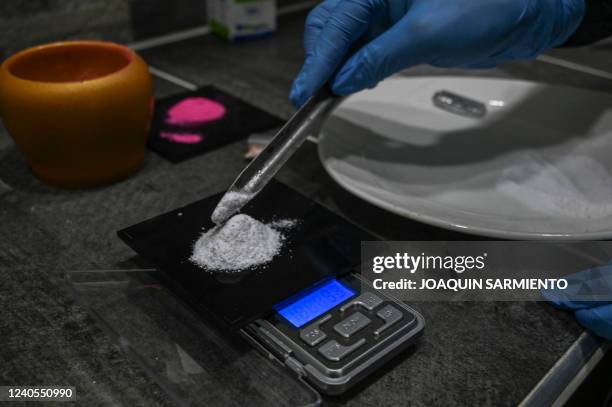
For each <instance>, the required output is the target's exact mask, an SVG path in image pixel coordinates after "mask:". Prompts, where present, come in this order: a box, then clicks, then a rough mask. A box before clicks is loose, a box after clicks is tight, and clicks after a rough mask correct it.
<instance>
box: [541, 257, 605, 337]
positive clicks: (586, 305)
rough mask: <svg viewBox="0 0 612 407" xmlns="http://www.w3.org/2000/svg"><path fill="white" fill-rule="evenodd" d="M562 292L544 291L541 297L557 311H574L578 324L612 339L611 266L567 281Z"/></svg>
mask: <svg viewBox="0 0 612 407" xmlns="http://www.w3.org/2000/svg"><path fill="white" fill-rule="evenodd" d="M567 280H568V283H569V286H568V288H567V289H565V290H545V291H543V292H542V293H543V295H544V297H545V298H546V299H547V300H548V301H550V302H551V303H552V304H553V305H555V306H556V307H558V308H561V309H567V310H572V311H574V314H575V315H576V319H577V320H578V322H579V323H580V324H581V325H582V326H584V327H585V328H587V329H590V330H591V331H593V332H594V333H595V334H597V335H599V336H601V337H603V338H606V339H609V340H612V263H610V264H608V265H606V266H602V267H597V268H594V269H590V270H586V271H581V272H580V273H576V274H573V275H571V276H570V277H568V278H567Z"/></svg>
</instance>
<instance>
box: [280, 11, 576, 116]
mask: <svg viewBox="0 0 612 407" xmlns="http://www.w3.org/2000/svg"><path fill="white" fill-rule="evenodd" d="M584 13H585V0H326V1H324V2H323V3H322V4H321V5H319V6H318V7H316V8H315V9H314V10H313V11H312V12H311V13H310V15H309V16H308V19H307V21H306V32H305V34H304V47H305V50H306V60H305V62H304V66H303V68H302V71H301V72H300V74H299V75H298V77H297V79H296V80H295V82H294V84H293V88H292V90H291V96H290V97H291V100H292V102H293V103H294V104H296V105H298V106H299V105H301V104H303V103H304V102H305V101H306V99H307V98H308V97H309V96H311V95H312V94H313V93H314V92H315V91H316V90H317V89H319V88H320V87H321V86H322V85H323V84H324V83H326V82H327V81H328V80H330V79H332V78H331V77H332V75H334V73H335V72H337V71H338V69H339V68H340V64H341V63H342V61H344V60H345V58H346V56H347V53H348V50H349V49H351V48H352V47H355V46H356V45H357V44H359V43H361V42H362V41H365V42H367V43H366V45H364V46H363V47H362V48H361V49H359V50H358V51H357V52H356V53H355V54H354V55H353V56H352V57H351V58H350V59H349V60H348V61H347V62H346V63H345V64H344V66H342V67H341V69H340V70H339V72H338V74H336V75H335V78H333V79H332V89H333V91H334V93H336V94H338V95H346V94H349V93H353V92H356V91H359V90H361V89H364V88H371V87H373V86H375V85H376V84H377V83H378V82H379V81H381V80H383V79H384V78H386V77H388V76H389V75H392V74H394V73H396V72H398V71H400V70H402V69H405V68H408V67H410V66H414V65H417V64H430V65H434V66H439V67H470V68H486V67H493V66H495V65H497V64H499V63H500V62H504V61H509V60H514V59H527V58H534V57H536V56H537V55H539V54H540V53H542V52H544V51H546V50H548V49H550V48H552V47H554V46H557V45H560V44H562V43H564V42H565V41H566V40H567V39H568V38H569V36H570V35H571V34H572V33H573V32H574V31H575V30H576V29H577V28H578V25H579V24H580V22H581V20H582V18H583V16H584Z"/></svg>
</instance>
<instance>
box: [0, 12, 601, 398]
mask: <svg viewBox="0 0 612 407" xmlns="http://www.w3.org/2000/svg"><path fill="white" fill-rule="evenodd" d="M303 20H304V15H303V14H296V15H291V16H287V17H285V18H283V19H281V21H280V31H279V33H278V35H276V36H274V37H272V38H269V39H265V40H261V41H258V42H251V43H242V44H236V45H231V46H230V45H227V44H225V43H223V42H222V41H220V40H218V39H216V38H214V37H211V36H204V37H198V38H195V39H191V40H186V41H183V42H180V43H176V44H171V45H166V46H162V47H158V48H154V49H150V50H147V51H144V52H143V56H144V57H145V59H146V60H147V61H148V62H149V63H150V64H152V65H153V66H155V67H157V68H160V69H163V70H164V71H166V72H169V73H171V74H173V75H176V76H178V77H180V78H183V79H186V80H188V81H191V82H193V83H196V84H198V85H205V84H214V85H215V86H217V87H219V88H221V89H223V90H225V91H228V92H230V93H232V94H234V95H236V96H238V97H241V98H243V99H245V100H247V101H249V102H251V103H254V104H256V105H258V106H260V107H262V108H263V109H265V110H268V111H269V112H271V113H274V114H276V115H279V116H281V117H285V118H286V117H289V116H290V114H291V113H292V111H293V108H292V107H291V105H290V104H289V102H288V100H287V94H288V91H289V87H290V84H291V80H292V78H293V76H294V74H295V73H296V71H297V70H298V69H299V65H300V62H301V58H302V50H301V39H300V38H301V31H302V25H303ZM405 74H406V75H441V74H460V75H465V74H466V73H465V72H462V71H452V70H435V69H431V68H425V67H418V68H415V69H412V70H410V71H408V72H406V73H405ZM468 74H470V75H486V76H495V77H511V78H521V79H530V80H541V81H545V82H551V83H559V84H565V85H573V86H581V87H586V88H591V89H598V90H604V91H612V81H606V80H604V79H601V78H597V77H594V76H590V75H586V74H582V73H578V72H574V71H570V70H566V69H564V68H561V67H556V66H553V65H548V64H544V63H542V62H521V63H513V64H509V65H505V66H502V67H500V68H499V69H495V70H491V71H475V72H470V73H468ZM180 91H182V89H180V88H178V87H176V86H174V85H172V84H170V83H168V82H165V81H162V80H158V86H157V90H156V92H157V96H158V97H161V96H164V95H169V94H174V93H177V92H180ZM244 148H245V145H244V143H243V142H239V143H235V144H232V145H229V146H227V147H225V148H222V149H219V150H216V151H214V152H210V153H208V154H205V155H202V156H200V157H197V158H194V159H191V160H188V161H185V162H182V163H180V164H176V165H174V164H171V163H169V162H167V161H165V160H164V159H162V158H161V157H159V156H157V155H156V154H154V153H150V154H149V155H148V158H147V162H146V165H145V167H144V168H143V169H142V170H141V171H140V172H139V173H138V174H137V175H135V176H133V177H132V178H130V179H128V180H126V181H124V182H121V183H118V184H115V185H112V186H109V187H105V188H99V189H94V190H88V191H77V192H74V191H64V190H60V189H56V188H52V187H48V186H46V185H44V184H42V183H41V182H40V181H38V180H37V179H36V178H34V177H33V175H32V174H31V173H30V171H29V169H28V168H27V165H26V163H25V161H24V158H23V157H22V155H21V154H20V152H19V151H18V150H17V148H16V147H15V146H14V144H13V143H12V141H11V140H10V139H9V137H8V135H7V134H6V131H4V130H3V129H2V128H1V127H0V180H2V183H0V309H2V311H3V312H2V318H1V319H0V333H1V334H0V335H1V338H2V341H1V343H0V382H1V383H2V384H15V385H29V384H70V385H74V386H76V387H77V389H78V392H79V397H80V403H79V404H83V405H166V404H171V401H170V399H169V398H168V396H167V395H166V394H165V393H164V392H163V391H162V390H161V389H160V388H159V387H158V385H157V384H156V383H155V382H154V381H153V380H152V379H151V378H150V377H149V376H148V375H147V374H146V373H145V372H144V371H143V370H142V369H141V368H140V367H139V366H138V364H137V363H135V362H133V361H132V360H130V359H129V358H127V357H126V355H124V354H123V353H122V352H121V350H120V348H119V347H118V345H117V344H116V343H114V341H113V340H112V339H111V338H110V337H108V336H106V335H105V334H104V333H103V332H102V331H101V330H100V329H99V328H98V327H97V326H96V324H95V323H94V321H93V320H92V319H91V317H90V316H89V315H88V314H87V312H86V311H84V310H83V309H82V308H81V307H79V306H78V305H77V304H76V303H75V300H74V298H73V296H72V294H71V293H70V291H69V290H68V288H67V286H66V281H65V274H66V272H68V271H70V270H92V269H123V268H131V267H135V266H136V265H137V263H135V261H134V258H133V256H134V254H133V252H132V251H131V250H130V249H128V248H127V247H126V246H125V245H123V244H122V243H121V242H120V241H119V240H118V239H117V238H116V236H115V232H116V231H117V230H118V229H121V228H123V227H126V226H129V225H132V224H135V223H138V222H140V221H142V220H144V219H147V218H150V217H153V216H155V215H158V214H160V213H163V212H166V211H168V210H171V209H174V208H176V207H179V206H182V205H185V204H188V203H190V202H193V201H196V200H198V199H201V198H203V197H206V196H209V195H211V194H214V193H217V192H220V191H222V190H223V189H224V188H226V187H227V186H228V185H229V184H230V182H231V181H232V180H233V178H234V177H235V176H236V175H237V174H238V172H239V171H240V170H241V168H242V167H243V165H244V161H243V159H242V153H243V151H244ZM278 178H279V179H280V180H281V181H283V182H285V183H287V184H289V185H290V186H292V187H294V188H295V189H297V190H299V191H300V192H302V193H304V194H306V195H308V196H310V197H312V198H313V199H316V200H317V201H319V202H321V203H322V204H324V205H325V206H327V207H329V208H330V209H332V210H333V211H335V212H337V213H339V214H341V215H342V216H344V217H346V218H348V219H350V220H352V221H353V222H355V223H358V224H360V225H362V226H363V227H365V228H367V229H369V230H371V231H372V232H374V233H376V234H378V235H380V236H383V237H385V238H387V239H396V240H454V239H474V238H475V237H474V236H468V235H462V234H459V233H456V232H449V231H445V230H442V229H438V228H435V227H431V226H427V225H423V224H419V223H417V222H414V221H410V220H407V219H403V218H400V217H398V216H395V215H392V214H390V213H387V212H385V211H383V210H380V209H378V208H375V207H373V206H371V205H369V204H367V203H365V202H363V201H360V200H358V199H356V198H354V197H353V196H352V195H350V194H349V193H347V192H345V191H344V190H342V189H341V188H340V187H339V186H337V185H336V184H335V183H334V182H333V181H332V180H331V179H330V178H329V176H328V175H327V174H326V173H325V171H324V170H323V168H322V166H321V165H320V163H319V160H318V156H317V152H316V145H315V144H313V143H306V144H305V145H304V146H303V147H302V148H301V150H300V151H299V153H298V154H297V155H296V156H295V157H294V158H293V159H292V160H291V162H290V163H289V164H288V166H287V167H286V168H285V169H284V170H283V171H282V173H281V174H279V176H278ZM418 308H419V309H420V311H421V312H422V313H423V314H424V316H425V318H426V319H427V322H428V326H427V331H426V334H425V336H424V337H423V340H422V341H421V344H420V345H419V347H418V348H417V350H416V351H415V352H414V353H413V354H412V355H410V357H407V358H405V359H402V360H401V361H398V362H397V363H394V364H393V366H392V368H388V369H386V370H384V371H382V372H381V374H380V375H378V377H377V378H376V380H374V381H372V382H371V383H369V385H368V386H367V387H366V388H365V389H363V390H362V391H360V392H357V393H355V394H352V395H351V397H349V398H345V399H342V400H328V403H330V404H347V405H370V406H377V407H381V406H396V405H407V404H409V405H418V406H429V405H466V406H473V405H512V404H517V403H519V402H520V401H521V400H523V399H524V397H525V396H526V395H527V394H528V393H529V392H530V391H531V389H532V388H533V387H534V386H535V385H536V384H537V383H538V382H539V381H540V379H541V378H542V377H543V376H544V375H545V374H546V373H547V372H548V371H549V370H550V369H551V368H552V367H553V365H554V364H555V362H556V361H557V360H558V359H559V358H560V357H561V356H562V355H563V354H564V353H565V352H566V350H567V349H568V348H569V347H570V346H571V345H572V343H574V341H575V340H576V339H577V338H578V337H579V336H580V334H581V333H582V332H583V330H582V328H580V327H579V326H578V325H577V323H576V322H575V321H574V319H573V317H572V316H571V315H570V314H567V313H564V312H560V311H557V310H555V309H553V308H552V307H550V306H549V305H547V304H545V303H454V304H449V303H423V304H420V305H418ZM249 352H255V351H254V350H250V351H249ZM262 360H263V359H262ZM263 363H267V362H263ZM228 391H231V389H228Z"/></svg>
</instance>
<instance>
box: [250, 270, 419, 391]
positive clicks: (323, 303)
mask: <svg viewBox="0 0 612 407" xmlns="http://www.w3.org/2000/svg"><path fill="white" fill-rule="evenodd" d="M361 283H362V281H361V279H360V278H359V277H358V276H356V275H349V276H346V277H342V278H339V279H329V280H326V281H324V282H321V283H319V284H317V285H316V286H315V287H312V288H309V289H307V290H304V291H303V292H301V293H300V294H298V295H297V296H294V297H292V298H290V299H288V300H286V301H283V302H282V303H280V304H278V305H277V306H276V307H275V314H274V315H272V316H270V317H269V318H266V319H261V320H258V321H256V322H254V323H252V324H251V325H249V326H248V327H247V328H245V331H246V332H247V333H248V335H247V337H250V338H251V339H255V340H257V341H258V342H259V344H258V346H257V347H258V348H259V349H260V350H263V351H264V352H265V353H266V354H268V355H269V356H270V355H272V356H274V357H275V358H276V359H278V360H280V361H281V362H284V363H285V364H286V365H287V366H288V367H290V368H291V369H292V370H294V371H296V372H297V373H299V374H300V375H301V376H303V377H304V378H305V379H306V380H308V381H309V382H310V383H311V384H313V385H314V386H315V387H316V388H317V389H318V390H320V391H321V392H323V393H326V394H341V393H343V392H345V391H346V390H348V389H349V388H350V387H351V386H353V385H354V384H355V383H356V382H358V381H359V380H361V379H363V378H364V377H366V376H367V375H368V374H370V373H372V372H373V371H374V370H376V369H378V368H379V367H380V366H381V365H382V364H384V363H385V362H386V361H388V360H390V359H391V358H393V357H394V356H396V355H398V354H399V353H400V352H401V351H402V350H404V349H406V348H407V347H409V346H411V345H413V344H414V343H415V341H416V339H417V338H418V337H419V336H420V334H421V333H422V331H423V328H424V320H423V317H422V316H421V315H420V314H419V313H418V312H417V311H415V310H414V309H412V308H410V307H408V306H407V305H405V304H404V303H402V302H400V301H397V300H395V299H393V298H390V297H388V296H386V295H383V294H382V293H380V292H376V291H375V290H373V289H372V290H363V288H362V287H363V286H366V285H362V284H361Z"/></svg>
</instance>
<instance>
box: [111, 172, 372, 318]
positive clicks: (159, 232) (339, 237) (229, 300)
mask: <svg viewBox="0 0 612 407" xmlns="http://www.w3.org/2000/svg"><path fill="white" fill-rule="evenodd" d="M220 198H221V195H215V196H212V197H209V198H206V199H203V200H201V201H198V202H194V203H193V204H190V205H187V206H184V207H182V208H178V209H176V210H174V211H171V212H168V213H166V214H163V215H160V216H157V217H155V218H153V219H149V220H146V221H144V222H142V223H139V224H137V225H134V226H131V227H128V228H126V229H123V230H120V231H119V232H118V235H119V237H120V238H121V239H122V240H123V241H124V242H125V243H127V244H128V245H129V246H130V247H131V248H132V249H134V250H135V251H136V252H137V253H138V254H139V255H140V256H142V258H143V259H145V260H146V261H148V262H150V263H152V264H153V265H154V266H155V267H156V268H158V269H159V270H161V271H163V272H164V273H165V275H166V277H167V278H166V281H165V282H166V283H167V284H168V285H169V286H170V287H172V288H173V289H174V290H175V291H176V292H177V294H178V295H179V296H180V297H181V298H183V299H184V300H185V301H187V302H189V303H191V304H192V306H194V307H195V308H196V309H197V310H199V311H202V312H203V314H205V315H212V316H214V317H216V318H217V319H218V320H219V321H220V322H222V323H223V324H224V325H226V326H228V327H230V328H240V327H242V326H244V325H246V324H247V323H249V322H251V321H253V320H254V319H256V318H259V317H261V316H264V315H266V314H269V313H271V312H272V309H273V307H274V306H275V305H276V304H278V303H280V302H281V301H284V300H286V299H287V298H290V297H291V296H293V295H295V294H297V293H299V292H300V291H302V290H303V289H305V288H307V287H310V286H312V285H313V284H316V283H318V282H320V281H321V280H323V279H325V278H328V277H332V276H338V275H343V274H346V273H348V272H351V271H352V270H356V269H358V267H359V264H360V263H361V242H362V241H370V240H377V239H376V237H374V236H372V235H371V234H369V233H367V232H365V231H363V230H362V229H360V228H359V227H358V226H355V225H353V224H352V223H350V222H348V221H346V220H344V219H343V218H341V217H339V216H338V215H336V214H334V213H332V212H331V211H329V210H328V209H326V208H324V207H323V206H321V205H319V204H317V203H316V202H314V201H312V200H310V199H309V198H307V197H305V196H303V195H301V194H300V193H298V192H296V191H295V190H293V189H292V188H290V187H288V186H286V185H284V184H281V183H279V182H277V181H275V180H272V182H270V184H268V185H267V186H266V188H265V189H264V190H263V191H262V192H260V193H259V194H258V195H257V196H256V197H255V198H253V200H252V201H251V202H249V203H248V204H247V206H246V207H245V208H243V213H246V214H247V215H250V216H252V217H254V218H255V219H259V220H260V221H262V222H265V223H268V222H271V221H273V220H275V219H277V220H278V219H295V220H296V221H297V225H296V226H295V227H294V228H292V229H291V230H289V231H286V232H285V239H286V241H285V245H284V248H283V250H282V252H281V253H280V254H279V255H278V256H276V257H275V258H274V259H273V260H272V261H271V262H270V263H269V264H267V265H264V266H260V267H257V268H255V269H253V270H246V271H242V272H234V273H224V272H209V271H206V270H203V269H201V268H200V267H198V266H196V265H195V264H194V263H192V262H191V261H190V260H189V257H190V256H191V254H192V251H193V245H194V243H195V242H196V240H197V239H198V238H199V236H200V235H201V234H202V232H203V230H209V229H210V228H212V227H213V224H212V221H211V220H210V215H211V213H212V211H213V210H214V208H215V206H216V205H217V203H218V202H219V199H220Z"/></svg>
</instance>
